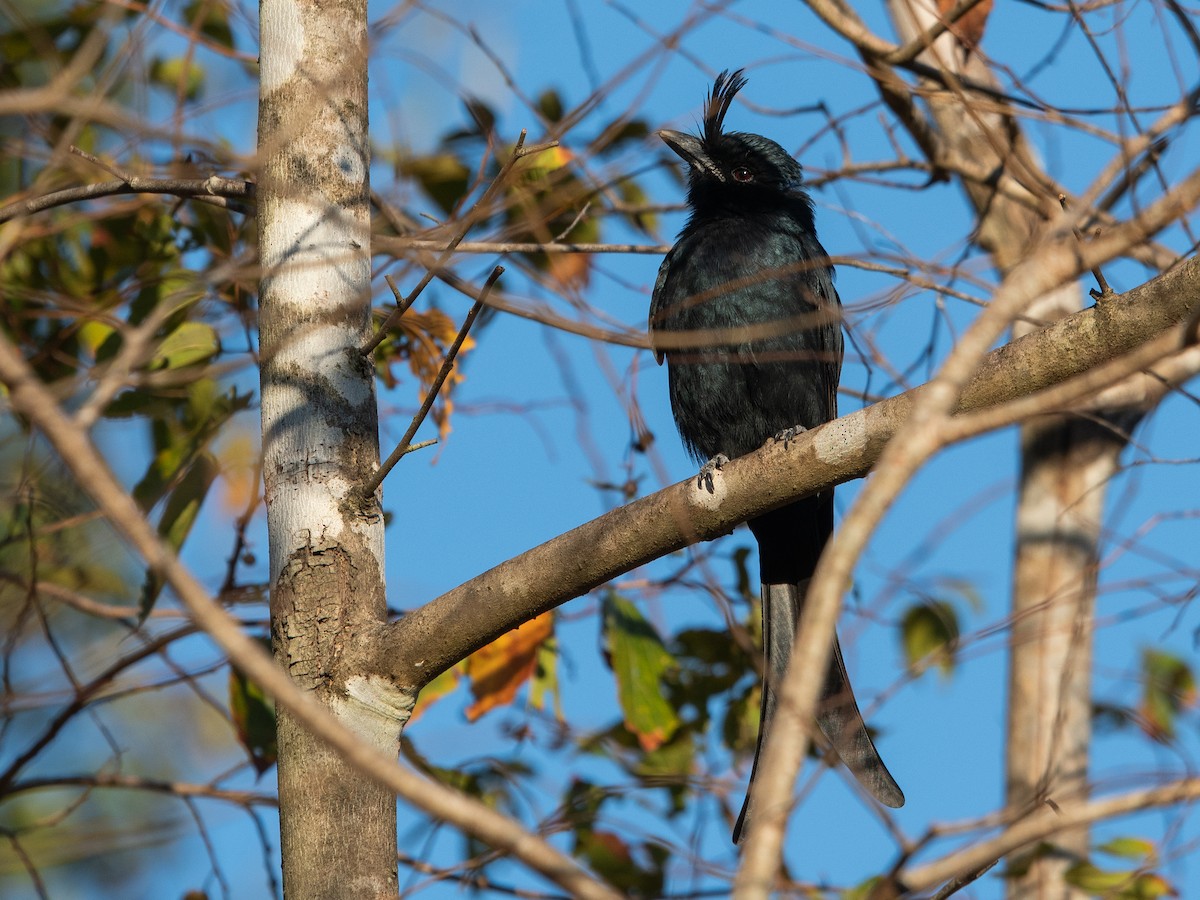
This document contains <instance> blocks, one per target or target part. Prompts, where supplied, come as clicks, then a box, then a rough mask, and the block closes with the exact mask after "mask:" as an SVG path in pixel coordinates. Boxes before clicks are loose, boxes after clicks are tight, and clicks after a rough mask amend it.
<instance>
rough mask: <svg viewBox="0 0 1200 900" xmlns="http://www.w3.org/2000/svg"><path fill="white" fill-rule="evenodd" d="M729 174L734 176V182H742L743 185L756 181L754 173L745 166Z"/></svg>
mask: <svg viewBox="0 0 1200 900" xmlns="http://www.w3.org/2000/svg"><path fill="white" fill-rule="evenodd" d="M729 174H730V175H732V176H733V180H734V181H740V182H742V183H743V184H745V183H746V182H747V181H753V180H754V173H753V172H751V171H750V170H749V169H747V168H746V167H745V166H738V167H737V168H736V169H734V170H733V171H732V172H730V173H729Z"/></svg>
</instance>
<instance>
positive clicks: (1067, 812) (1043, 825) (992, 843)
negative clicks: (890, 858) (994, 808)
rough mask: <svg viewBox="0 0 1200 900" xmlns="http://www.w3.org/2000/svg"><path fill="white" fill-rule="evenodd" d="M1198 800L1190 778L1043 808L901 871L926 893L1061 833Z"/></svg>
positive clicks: (1198, 785)
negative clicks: (991, 835)
mask: <svg viewBox="0 0 1200 900" xmlns="http://www.w3.org/2000/svg"><path fill="white" fill-rule="evenodd" d="M1197 798H1200V778H1185V779H1183V780H1181V781H1177V782H1174V783H1172V784H1167V785H1163V786H1162V787H1157V788H1149V789H1146V790H1141V791H1132V792H1131V793H1128V794H1120V795H1118V796H1116V797H1106V798H1104V799H1102V800H1093V801H1091V802H1090V803H1083V804H1079V805H1075V804H1071V805H1070V806H1060V807H1059V808H1058V809H1051V808H1049V807H1039V809H1038V810H1037V811H1036V812H1035V813H1033V814H1032V815H1030V816H1029V817H1028V818H1026V819H1023V820H1021V821H1018V822H1015V823H1013V824H1012V825H1011V826H1009V827H1008V828H1005V829H1004V830H1003V831H1002V832H1000V834H998V835H996V836H995V837H994V838H992V839H991V840H987V841H983V842H981V843H977V844H971V845H969V846H967V847H964V848H963V849H961V850H955V851H954V852H952V853H950V854H949V855H947V856H946V857H944V858H942V859H940V860H936V861H934V862H931V863H926V864H925V865H923V866H920V867H919V868H916V869H912V870H911V871H909V872H907V873H901V874H900V877H899V880H900V882H901V883H903V884H904V886H905V887H906V888H908V890H909V891H912V892H914V893H921V892H923V891H926V890H930V889H931V888H933V887H935V886H937V885H939V884H942V883H943V882H948V881H950V880H951V879H956V878H962V877H964V876H966V875H968V874H969V873H971V872H974V871H977V870H978V869H980V868H982V867H984V866H986V865H989V864H990V863H993V862H994V861H996V860H998V859H1000V858H1002V857H1004V856H1007V855H1008V854H1009V853H1012V852H1013V851H1015V850H1019V849H1021V848H1022V847H1026V846H1028V845H1029V844H1032V843H1034V842H1035V841H1040V840H1042V839H1044V838H1047V837H1049V836H1050V835H1052V834H1056V833H1058V832H1060V831H1064V830H1068V829H1071V828H1075V827H1078V826H1080V825H1087V824H1089V823H1091V822H1099V821H1103V820H1106V819H1113V818H1116V817H1117V816H1124V815H1128V814H1129V813H1133V812H1138V811H1139V810H1143V809H1157V808H1161V807H1166V806H1173V805H1175V804H1178V803H1186V802H1188V801H1191V800H1195V799H1197Z"/></svg>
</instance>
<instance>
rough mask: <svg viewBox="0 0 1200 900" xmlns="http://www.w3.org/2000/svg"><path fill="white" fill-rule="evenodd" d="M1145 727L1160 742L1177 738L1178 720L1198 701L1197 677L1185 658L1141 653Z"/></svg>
mask: <svg viewBox="0 0 1200 900" xmlns="http://www.w3.org/2000/svg"><path fill="white" fill-rule="evenodd" d="M1142 673H1143V677H1144V679H1145V680H1144V684H1143V689H1142V707H1141V713H1142V719H1143V721H1144V723H1145V724H1144V726H1143V728H1144V730H1145V731H1146V733H1147V734H1149V735H1150V737H1152V738H1154V739H1155V740H1158V741H1168V740H1170V739H1172V738H1173V737H1175V719H1176V717H1177V716H1178V715H1179V713H1181V712H1182V711H1183V710H1184V709H1186V708H1187V707H1189V706H1193V705H1194V704H1195V703H1196V678H1195V675H1193V674H1192V670H1191V668H1190V667H1189V666H1188V664H1187V663H1185V662H1184V661H1183V660H1181V659H1179V657H1177V656H1172V655H1171V654H1170V653H1165V652H1163V651H1161V650H1145V651H1143V653H1142Z"/></svg>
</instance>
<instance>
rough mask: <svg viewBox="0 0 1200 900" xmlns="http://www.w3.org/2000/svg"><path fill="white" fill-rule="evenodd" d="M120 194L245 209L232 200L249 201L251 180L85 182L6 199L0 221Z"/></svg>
mask: <svg viewBox="0 0 1200 900" xmlns="http://www.w3.org/2000/svg"><path fill="white" fill-rule="evenodd" d="M121 194H172V195H174V196H176V197H183V198H184V199H188V200H199V201H200V202H202V203H208V204H211V205H213V206H220V207H223V208H226V209H231V210H234V211H235V212H241V213H248V212H249V211H250V207H248V206H244V205H242V204H240V203H236V202H232V201H237V200H249V201H253V200H254V184H253V183H252V182H249V181H238V180H236V179H233V178H221V177H219V176H217V175H211V176H209V177H208V178H142V177H140V176H138V177H131V178H129V179H128V180H126V179H122V180H120V181H103V182H100V183H99V184H85V185H81V186H80V187H75V188H67V189H65V190H61V191H54V192H52V193H49V194H43V195H41V196H39V197H30V198H29V199H28V200H17V201H15V202H13V203H9V204H7V205H6V206H2V207H0V223H4V222H7V221H9V220H10V219H15V218H17V217H18V216H30V215H33V214H34V213H38V212H42V211H44V210H47V209H53V208H54V207H56V206H67V205H68V204H71V203H80V202H82V201H84V200H95V199H96V198H97V197H115V196H119V195H121Z"/></svg>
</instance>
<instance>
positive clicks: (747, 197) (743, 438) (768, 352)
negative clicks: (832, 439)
mask: <svg viewBox="0 0 1200 900" xmlns="http://www.w3.org/2000/svg"><path fill="white" fill-rule="evenodd" d="M744 85H745V78H743V77H742V73H741V72H740V71H738V72H734V73H732V74H729V73H727V72H722V73H721V74H720V75H719V76H718V77H717V79H716V81H715V82H714V84H713V88H712V93H711V94H710V95H709V97H708V101H707V103H706V104H705V109H704V122H703V125H702V128H701V131H700V135H699V136H698V137H697V136H693V135H688V134H683V133H681V132H677V131H661V132H659V136H660V137H662V139H663V140H664V141H665V142H666V144H667V146H669V147H670V148H671V149H672V150H674V151H675V152H676V153H677V154H679V156H681V157H682V158H683V159H684V160H685V161H686V162H687V163H688V206H689V207H690V209H691V217H690V218H689V219H688V222H687V224H686V225H685V226H684V228H683V231H681V232H680V234H679V239H678V241H677V242H676V244H675V246H674V247H673V248H672V249H671V252H670V253H668V254H667V256H666V258H665V259H664V260H663V263H662V266H661V267H660V268H659V271H658V280H657V282H656V284H655V286H654V296H653V299H652V301H651V304H650V333H651V341H652V342H653V343H654V346H655V354H656V356H657V358H658V360H659V362H662V361H663V359H664V358H665V359H666V362H667V367H668V371H669V380H670V393H671V409H672V411H673V412H674V414H675V423H676V425H677V426H678V428H679V434H680V436H681V437H682V438H683V442H684V445H685V446H686V447H687V449H688V450H689V452H691V453H692V455H693V456H695V457H696V458H697V459H698V460H711V459H714V458H719V457H720V456H722V455H723V456H728V457H737V456H742V455H743V454H746V453H749V452H751V451H752V450H756V449H758V448H759V447H761V446H762V445H763V444H764V443H765V442H766V441H767V440H768V439H769V438H771V437H773V436H775V435H778V434H781V433H783V432H785V431H787V430H788V429H792V428H796V427H797V426H799V427H802V428H814V427H816V426H817V425H820V424H822V423H824V422H828V421H830V420H831V419H834V418H836V417H837V385H838V379H839V377H840V374H841V364H842V330H841V304H840V301H839V299H838V295H837V291H836V290H835V289H834V286H833V268H832V266H831V265H830V264H829V258H828V256H827V255H826V253H825V250H824V248H823V247H822V246H821V244H820V243H819V242H818V240H817V233H816V227H815V225H814V221H813V206H812V200H811V199H810V198H809V196H808V194H807V193H806V192H805V190H804V187H803V171H802V169H801V168H800V164H799V163H797V162H796V160H794V159H793V158H792V157H791V155H790V154H788V152H787V151H786V150H784V149H783V148H782V147H781V146H779V144H777V143H775V142H774V141H772V140H769V139H768V138H765V137H762V136H761V135H757V134H746V133H743V132H726V131H725V130H724V123H725V116H726V114H727V113H728V111H729V105H730V103H731V102H732V101H733V98H734V96H735V95H736V94H737V92H738V91H739V90H741V88H742V87H743V86H744ZM679 332H683V333H686V335H687V336H690V337H694V340H691V339H689V337H685V336H681V335H679V334H674V335H673V334H672V333H679ZM681 338H682V339H683V340H684V341H685V342H686V346H680V339H681ZM749 525H750V530H751V531H752V532H753V533H754V536H755V538H756V539H757V541H758V547H759V568H760V574H761V581H762V600H763V643H764V648H765V654H766V665H765V667H764V684H763V702H762V724H761V726H760V730H759V742H758V749H757V750H756V752H755V757H754V767H753V768H752V769H751V773H750V780H751V783H753V780H754V775H755V772H756V770H757V767H758V759H759V755H760V753H761V750H762V742H763V737H764V735H765V734H766V733H767V731H768V729H769V726H770V723H771V719H772V717H773V715H774V712H775V706H776V702H777V698H776V693H775V688H776V686H777V684H778V682H779V680H780V679H781V678H782V677H783V675H784V673H785V672H786V671H787V664H788V658H789V657H790V655H791V649H792V640H793V638H794V636H795V629H796V625H797V623H798V621H799V614H800V605H801V603H803V599H804V591H805V589H806V587H807V582H808V579H809V578H810V577H811V576H812V573H813V569H814V568H815V567H816V564H817V559H818V558H819V557H820V554H821V550H822V548H823V547H824V546H825V543H826V541H827V540H828V539H829V536H830V535H831V534H832V533H833V491H832V490H830V491H827V492H825V493H822V494H819V495H817V496H815V497H809V498H806V499H804V500H800V501H798V502H796V503H792V504H789V505H788V506H785V507H783V508H781V509H777V510H775V511H774V512H770V513H767V514H766V515H764V516H760V517H759V518H757V519H754V520H752V521H751V522H750V523H749ZM818 722H819V724H820V726H821V729H822V731H823V732H824V733H825V735H826V736H827V737H828V738H829V740H830V742H831V743H832V744H833V746H834V748H835V749H836V750H837V752H838V755H839V756H840V757H841V758H842V760H843V762H844V763H845V764H846V766H847V767H848V768H849V769H850V770H851V771H852V772H853V773H854V774H855V776H856V777H857V778H858V780H859V781H860V782H861V783H862V784H863V786H864V787H866V788H867V789H868V790H869V791H870V792H871V793H872V794H873V795H874V796H875V797H876V798H877V799H878V800H879V801H880V802H882V803H885V804H887V805H888V806H900V805H902V804H903V803H904V795H903V794H902V793H901V791H900V788H899V787H897V785H896V782H895V781H894V780H893V779H892V776H891V775H890V774H889V773H888V771H887V768H886V767H885V766H884V764H883V761H882V760H881V759H880V758H879V754H878V753H877V752H876V750H875V746H874V744H873V743H872V742H871V738H870V736H869V735H868V733H867V730H866V726H865V725H864V723H863V721H862V716H861V715H860V714H859V711H858V705H857V703H856V702H855V700H854V694H853V691H852V690H851V688H850V682H849V680H848V679H847V677H846V669H845V666H844V664H843V662H842V655H841V649H840V648H839V647H838V646H837V643H836V641H835V643H834V648H833V660H832V661H831V663H830V668H829V673H828V675H827V677H826V679H825V684H824V687H823V690H822V699H821V707H820V711H819V713H818ZM748 806H749V791H747V802H746V804H745V805H743V807H742V813H741V815H740V816H739V817H738V822H737V825H736V826H735V827H734V832H733V839H734V841H735V842H739V841H740V840H741V837H742V833H743V829H744V827H745V823H746V820H747V816H748V813H749V808H748Z"/></svg>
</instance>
